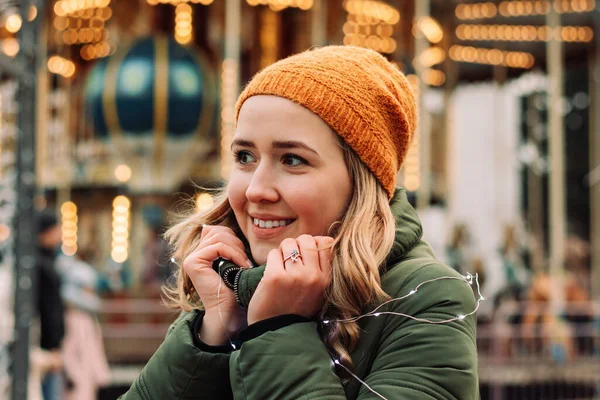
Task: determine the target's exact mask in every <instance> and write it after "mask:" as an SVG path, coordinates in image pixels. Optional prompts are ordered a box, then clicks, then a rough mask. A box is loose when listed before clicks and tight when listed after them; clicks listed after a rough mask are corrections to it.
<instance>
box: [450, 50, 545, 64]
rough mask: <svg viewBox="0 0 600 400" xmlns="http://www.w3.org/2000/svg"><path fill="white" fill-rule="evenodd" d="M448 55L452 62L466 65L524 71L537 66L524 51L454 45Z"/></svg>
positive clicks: (532, 58) (531, 57) (530, 55)
mask: <svg viewBox="0 0 600 400" xmlns="http://www.w3.org/2000/svg"><path fill="white" fill-rule="evenodd" d="M448 54H449V55H450V58H451V59H452V60H454V61H458V62H465V63H475V64H488V65H502V66H505V67H511V68H524V69H529V68H531V67H533V65H534V64H535V58H534V57H533V55H532V54H531V53H527V52H523V51H504V50H499V49H485V48H476V47H471V46H459V45H454V46H452V47H450V51H449V52H448Z"/></svg>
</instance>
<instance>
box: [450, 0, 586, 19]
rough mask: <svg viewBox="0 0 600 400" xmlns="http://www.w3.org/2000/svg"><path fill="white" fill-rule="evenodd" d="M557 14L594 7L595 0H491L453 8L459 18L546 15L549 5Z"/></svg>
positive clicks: (581, 11)
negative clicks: (498, 1) (492, 0)
mask: <svg viewBox="0 0 600 400" xmlns="http://www.w3.org/2000/svg"><path fill="white" fill-rule="evenodd" d="M552 6H553V7H554V10H555V11H556V12H557V13H559V14H571V13H583V12H590V11H594V10H595V9H596V1H595V0H570V1H565V0H555V1H554V2H551V1H548V0H529V1H527V0H523V1H521V0H513V1H502V2H500V4H498V5H496V4H495V3H493V2H485V3H471V4H459V5H458V6H457V7H456V9H455V14H456V18H458V19H459V20H463V21H464V20H476V19H490V18H494V17H496V16H497V15H498V14H499V15H501V16H503V17H525V16H533V15H546V14H548V13H549V12H550V9H551V7H552Z"/></svg>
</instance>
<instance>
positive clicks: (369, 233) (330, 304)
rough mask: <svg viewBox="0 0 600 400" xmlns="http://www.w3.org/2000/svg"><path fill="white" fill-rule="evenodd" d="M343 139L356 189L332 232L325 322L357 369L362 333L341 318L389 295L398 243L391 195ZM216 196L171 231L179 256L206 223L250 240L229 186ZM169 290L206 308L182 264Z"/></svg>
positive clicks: (327, 338) (172, 302) (338, 352)
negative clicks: (389, 271) (387, 271)
mask: <svg viewBox="0 0 600 400" xmlns="http://www.w3.org/2000/svg"><path fill="white" fill-rule="evenodd" d="M340 143H341V146H342V149H343V152H344V159H345V162H346V166H347V168H348V171H349V173H350V179H351V181H352V184H353V193H352V198H351V199H350V202H349V205H348V209H347V211H346V212H345V213H344V217H343V218H342V220H340V221H336V222H335V223H334V224H333V225H332V226H331V228H330V230H329V232H328V233H329V235H330V236H332V237H333V238H334V243H333V245H332V259H331V262H332V268H333V275H332V282H331V286H330V288H329V290H328V292H327V293H326V298H327V301H326V304H325V307H324V308H323V310H322V313H321V315H320V316H321V317H322V318H323V319H326V320H328V321H330V323H328V324H327V325H323V328H324V331H323V336H324V337H323V340H324V342H325V344H326V346H327V347H328V348H329V349H330V351H332V352H333V353H334V354H335V356H336V357H337V358H338V360H339V362H340V363H342V364H343V365H345V366H346V367H349V368H351V367H352V360H351V358H350V352H352V350H353V349H354V348H355V347H356V344H357V342H358V339H359V336H360V330H359V327H358V323H357V322H337V321H340V320H346V319H350V318H352V317H356V316H358V315H360V314H362V313H363V312H364V309H365V307H366V306H368V305H375V304H378V303H381V302H383V301H385V300H387V299H389V296H388V295H387V294H386V293H385V292H384V291H383V289H382V288H381V280H380V270H379V269H380V267H382V266H383V265H384V263H385V260H386V258H387V256H388V254H389V252H390V250H391V248H392V246H393V243H394V237H395V219H394V216H393V214H392V211H391V209H390V205H389V199H388V195H387V193H386V191H385V190H384V189H383V188H382V186H381V185H380V184H379V183H378V181H377V179H376V178H375V175H373V173H371V172H370V171H369V170H368V168H367V167H366V166H365V165H364V164H363V163H362V161H361V160H360V158H359V157H358V156H357V155H356V153H355V152H354V151H353V150H352V149H351V148H350V147H349V146H348V145H347V144H346V143H345V142H344V141H343V140H342V139H341V138H340ZM215 200H216V201H215V206H214V207H213V208H212V209H211V210H209V211H207V212H204V213H194V214H192V215H189V216H187V217H185V218H183V220H181V221H180V222H179V223H177V224H176V225H174V226H173V227H171V228H170V229H169V230H168V231H167V232H166V233H165V237H166V238H167V240H168V241H169V243H170V244H171V246H172V248H173V249H174V252H173V256H174V258H175V259H176V260H179V261H181V260H184V259H185V258H186V257H187V256H188V255H189V254H190V253H191V252H192V251H193V250H194V249H195V248H196V247H197V246H198V245H199V243H200V235H201V233H202V225H203V224H207V225H223V226H227V227H229V228H231V229H232V230H233V231H234V232H235V233H236V234H237V235H238V236H239V237H240V238H242V240H243V241H244V240H245V239H244V236H243V234H242V232H241V230H240V228H239V226H238V224H237V221H236V219H235V215H234V213H233V210H232V208H231V206H230V204H229V200H228V198H227V190H226V189H223V190H221V191H219V192H218V193H217V194H216V196H215ZM180 264H181V263H180ZM163 291H164V293H165V296H166V299H165V300H166V302H167V304H168V305H169V306H171V307H173V308H181V309H183V310H184V311H190V310H193V309H201V308H202V305H201V303H200V299H199V298H198V295H197V294H196V291H195V290H194V286H193V284H192V282H191V280H190V278H189V277H188V276H186V275H185V273H184V272H183V271H182V269H181V268H180V269H179V270H178V271H177V272H176V274H175V281H174V282H173V283H172V284H171V285H169V286H165V287H164V288H163Z"/></svg>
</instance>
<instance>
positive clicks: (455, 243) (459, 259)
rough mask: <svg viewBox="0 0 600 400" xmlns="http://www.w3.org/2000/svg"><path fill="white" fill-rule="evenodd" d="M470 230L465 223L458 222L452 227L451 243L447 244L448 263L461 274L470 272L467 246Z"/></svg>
mask: <svg viewBox="0 0 600 400" xmlns="http://www.w3.org/2000/svg"><path fill="white" fill-rule="evenodd" d="M468 244H469V231H468V228H467V226H466V225H465V224H457V225H455V226H454V228H453V229H452V234H451V235H450V243H449V244H448V245H447V246H446V263H447V264H448V265H449V266H450V267H452V269H453V270H455V271H458V273H460V274H463V275H464V274H466V273H467V272H469V260H468V254H467V253H468V251H467V246H468Z"/></svg>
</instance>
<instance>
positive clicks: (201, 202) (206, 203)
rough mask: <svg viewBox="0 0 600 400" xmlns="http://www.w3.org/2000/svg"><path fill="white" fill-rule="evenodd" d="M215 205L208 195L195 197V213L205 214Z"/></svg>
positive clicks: (202, 194) (201, 194) (203, 194)
mask: <svg viewBox="0 0 600 400" xmlns="http://www.w3.org/2000/svg"><path fill="white" fill-rule="evenodd" d="M214 204H215V199H213V197H212V196H211V195H210V193H200V194H198V196H196V211H197V212H199V213H204V212H207V211H208V210H210V209H211V208H212V206H213V205H214Z"/></svg>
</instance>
